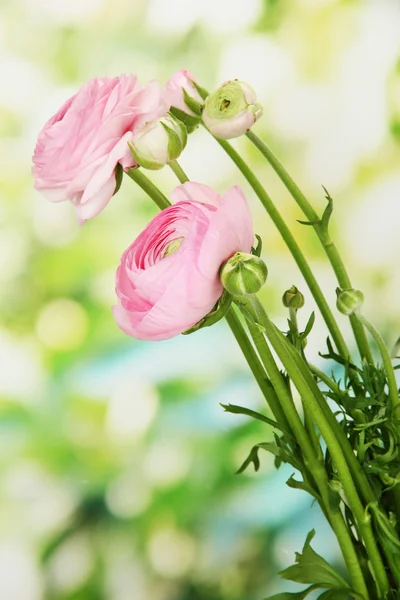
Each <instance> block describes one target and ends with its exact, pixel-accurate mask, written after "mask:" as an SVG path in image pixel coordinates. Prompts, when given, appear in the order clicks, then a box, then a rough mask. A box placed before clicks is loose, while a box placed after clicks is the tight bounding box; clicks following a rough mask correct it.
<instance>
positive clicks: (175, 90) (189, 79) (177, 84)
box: [162, 69, 203, 118]
mask: <svg viewBox="0 0 400 600" xmlns="http://www.w3.org/2000/svg"><path fill="white" fill-rule="evenodd" d="M193 81H194V82H195V83H197V82H196V79H195V78H194V77H193V75H191V74H190V73H189V71H186V69H181V70H180V71H177V72H176V73H174V74H173V75H172V77H171V78H170V79H169V80H168V81H167V83H166V84H165V86H164V88H163V91H162V94H163V98H164V100H165V103H166V104H167V105H168V106H172V107H174V108H178V109H179V110H181V111H182V112H184V113H186V114H187V115H190V116H191V117H196V118H197V117H198V115H196V114H195V113H194V112H193V111H192V110H191V109H190V108H189V107H188V106H187V105H186V103H185V98H184V95H183V91H182V88H184V89H185V90H186V91H187V93H188V94H189V96H192V98H194V99H195V100H197V101H198V102H200V104H202V103H203V99H202V97H201V96H200V94H199V92H198V91H197V90H196V88H195V86H194V85H193Z"/></svg>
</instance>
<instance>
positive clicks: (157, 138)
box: [129, 113, 187, 170]
mask: <svg viewBox="0 0 400 600" xmlns="http://www.w3.org/2000/svg"><path fill="white" fill-rule="evenodd" d="M186 141H187V132H186V128H185V126H184V125H183V123H182V122H181V121H180V120H179V119H177V118H176V117H174V116H173V115H172V114H171V113H167V115H166V116H165V117H162V118H160V119H156V120H155V121H150V122H149V123H146V125H145V126H144V127H143V128H142V129H141V130H139V131H138V132H136V133H134V135H133V138H132V142H131V143H130V144H129V146H130V149H131V151H132V154H133V157H134V159H135V160H136V162H137V163H138V164H139V165H140V166H141V167H144V168H145V169H152V170H156V169H161V168H162V167H163V166H164V165H166V164H168V163H169V162H171V161H172V160H175V159H176V158H178V156H179V155H180V154H181V152H182V150H183V149H184V147H185V146H186Z"/></svg>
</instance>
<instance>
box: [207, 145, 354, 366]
mask: <svg viewBox="0 0 400 600" xmlns="http://www.w3.org/2000/svg"><path fill="white" fill-rule="evenodd" d="M215 139H216V140H217V142H218V143H219V144H220V146H222V148H223V149H224V150H225V152H226V153H227V154H229V156H230V157H231V159H232V160H233V162H234V163H235V164H236V165H237V167H238V168H239V170H240V171H241V172H242V173H243V175H244V176H245V178H246V179H247V181H248V182H249V184H250V185H251V187H252V188H253V190H254V191H255V193H256V194H257V196H258V197H259V199H260V200H261V203H262V204H263V206H264V207H265V209H266V210H267V212H268V214H269V216H270V217H271V219H272V221H273V222H274V224H275V226H276V227H277V229H278V230H279V232H280V234H281V236H282V238H283V239H284V241H285V243H286V245H287V247H288V248H289V250H290V252H291V253H292V255H293V258H294V259H295V261H296V263H297V265H298V267H299V269H300V271H301V273H302V275H303V277H304V279H305V280H306V282H307V285H308V287H309V288H310V291H311V293H312V295H313V296H314V299H315V301H316V303H317V305H318V308H319V310H320V311H321V314H322V316H323V318H324V320H325V322H326V325H327V327H328V329H329V331H330V333H331V335H332V338H333V341H334V342H335V345H336V347H337V349H338V351H339V353H340V354H341V355H342V357H343V358H345V359H346V360H348V358H349V356H350V354H349V351H348V348H347V346H346V342H345V341H344V338H343V335H342V332H341V331H340V329H339V327H338V324H337V323H336V320H335V318H334V316H333V314H332V311H331V309H330V308H329V306H328V303H327V301H326V299H325V297H324V295H323V293H322V291H321V288H320V287H319V285H318V282H317V280H316V279H315V277H314V274H313V272H312V271H311V269H310V267H309V265H308V263H307V261H306V259H305V257H304V255H303V253H302V251H301V250H300V248H299V246H298V244H297V242H296V240H295V239H294V237H293V235H292V233H291V232H290V230H289V228H288V227H287V225H286V223H285V221H284V220H283V218H282V217H281V215H280V213H279V211H278V210H277V208H276V206H275V205H274V203H273V202H272V200H271V198H270V197H269V195H268V194H267V192H266V191H265V189H264V188H263V186H262V185H261V183H260V181H259V180H258V179H257V177H256V175H255V174H254V173H253V171H252V170H251V169H250V167H249V166H248V165H247V163H246V162H245V161H244V160H243V159H242V157H241V156H240V155H239V154H238V153H237V152H236V150H235V149H234V148H233V147H232V146H231V145H230V144H229V143H228V142H226V141H225V140H221V139H217V138H215Z"/></svg>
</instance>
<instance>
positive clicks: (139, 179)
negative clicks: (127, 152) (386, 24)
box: [126, 169, 170, 210]
mask: <svg viewBox="0 0 400 600" xmlns="http://www.w3.org/2000/svg"><path fill="white" fill-rule="evenodd" d="M126 174H127V175H129V177H130V178H131V179H133V181H135V182H136V183H137V184H138V186H139V187H141V188H142V190H143V191H144V192H145V193H146V194H147V195H148V196H150V198H151V199H152V200H153V201H154V202H155V203H156V204H157V206H158V208H161V210H163V209H164V208H167V206H170V202H169V200H168V198H167V197H166V196H164V194H163V193H162V192H161V191H160V190H159V189H158V187H157V186H156V185H154V183H153V182H152V181H150V179H149V178H148V177H146V175H145V174H144V173H143V172H142V171H141V169H129V171H127V172H126Z"/></svg>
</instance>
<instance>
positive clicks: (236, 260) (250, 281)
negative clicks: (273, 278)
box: [220, 252, 268, 296]
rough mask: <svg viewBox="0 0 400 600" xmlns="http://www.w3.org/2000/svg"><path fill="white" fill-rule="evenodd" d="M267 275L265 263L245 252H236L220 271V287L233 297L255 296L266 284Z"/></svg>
mask: <svg viewBox="0 0 400 600" xmlns="http://www.w3.org/2000/svg"><path fill="white" fill-rule="evenodd" d="M267 275H268V269H267V266H266V264H265V262H264V261H263V260H261V258H258V256H254V255H253V254H247V252H236V254H234V255H233V256H232V257H231V258H230V259H229V260H228V261H227V262H226V263H224V264H223V265H222V268H221V271H220V276H221V281H222V285H223V286H224V288H225V289H226V290H227V291H228V292H229V293H230V294H232V295H233V296H245V295H248V294H256V293H257V292H258V291H259V290H260V289H261V288H262V286H263V285H264V283H265V282H266V280H267Z"/></svg>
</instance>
